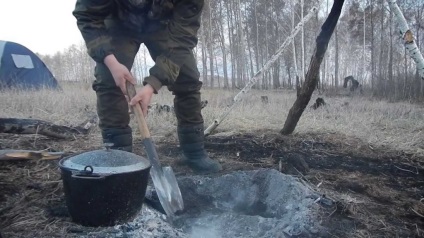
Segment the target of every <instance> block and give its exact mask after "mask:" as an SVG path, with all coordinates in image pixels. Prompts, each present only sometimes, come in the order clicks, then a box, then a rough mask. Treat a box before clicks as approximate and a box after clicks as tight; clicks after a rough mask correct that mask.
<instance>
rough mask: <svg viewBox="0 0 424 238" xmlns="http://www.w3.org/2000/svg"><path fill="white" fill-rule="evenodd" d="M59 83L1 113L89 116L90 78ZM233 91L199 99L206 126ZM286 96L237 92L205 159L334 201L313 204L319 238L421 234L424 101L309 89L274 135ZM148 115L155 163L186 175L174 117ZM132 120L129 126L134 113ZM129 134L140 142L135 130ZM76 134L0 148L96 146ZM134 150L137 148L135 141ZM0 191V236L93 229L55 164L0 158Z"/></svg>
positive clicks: (15, 95)
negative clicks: (294, 180)
mask: <svg viewBox="0 0 424 238" xmlns="http://www.w3.org/2000/svg"><path fill="white" fill-rule="evenodd" d="M62 86H63V89H64V90H63V91H60V92H58V91H47V90H45V91H36V92H28V91H25V92H24V91H3V92H0V108H1V110H0V118H9V117H13V118H33V119H40V120H45V121H48V122H52V123H55V124H58V125H66V126H77V125H80V124H81V123H82V122H84V121H86V120H88V119H91V118H92V117H93V116H96V96H95V93H94V91H92V89H91V87H90V85H77V84H72V85H70V84H69V85H67V84H63V83H62ZM237 93H238V91H229V90H203V91H202V100H208V105H207V106H206V107H205V108H204V109H203V116H204V119H205V124H206V126H209V125H210V124H211V123H212V122H213V121H214V120H215V119H216V118H219V117H220V116H221V115H222V113H223V112H224V111H225V108H226V107H227V106H228V105H230V104H231V102H232V98H233V97H234V96H235V95H236V94H237ZM340 93H342V92H340ZM261 96H268V99H269V103H262V101H261ZM317 97H322V98H324V100H325V101H326V103H327V105H326V106H325V107H322V108H319V109H317V110H313V109H312V108H311V107H310V106H311V105H312V104H313V103H314V101H315V100H316V98H317ZM295 99H296V94H295V92H294V91H287V90H280V91H258V90H253V91H251V92H249V93H248V94H247V95H246V97H245V98H244V100H243V101H242V102H241V103H240V104H239V105H237V106H236V107H235V108H234V110H233V111H232V112H231V113H230V114H229V115H228V117H227V118H226V119H225V120H224V121H223V122H222V124H221V125H220V126H219V127H218V128H217V129H216V131H215V132H214V135H211V136H210V137H209V138H208V139H207V143H206V145H205V147H206V148H207V151H208V153H209V155H210V156H211V158H213V159H216V160H218V161H220V162H221V163H222V164H223V168H224V170H223V171H222V173H223V174H225V173H231V172H233V171H238V170H252V169H258V168H272V169H278V170H280V171H281V172H282V173H285V174H290V175H293V176H296V177H298V178H301V179H302V181H303V182H304V184H306V185H307V186H309V187H310V188H311V189H313V190H315V191H316V192H318V193H319V194H324V195H326V196H327V197H329V198H331V199H333V200H334V201H337V202H335V203H334V204H333V205H334V206H331V207H329V208H322V209H323V210H322V211H323V218H322V219H323V225H324V226H326V227H327V228H329V229H330V231H331V232H336V233H337V234H335V235H332V233H329V234H330V235H329V236H328V237H361V238H362V237H422V234H424V228H423V227H424V226H423V223H422V217H423V214H424V203H423V202H424V200H423V199H422V198H423V195H424V192H423V191H424V187H423V181H422V174H423V173H424V170H423V168H422V161H423V158H424V144H423V141H424V134H423V129H424V120H423V119H424V107H423V106H422V105H417V104H410V103H406V102H398V103H388V102H385V101H379V100H375V99H370V98H367V97H360V96H347V95H341V94H339V95H334V94H332V95H326V94H325V93H324V94H322V95H318V94H315V95H313V97H312V100H311V102H310V104H309V105H308V108H307V109H306V110H305V112H304V113H303V115H302V117H301V120H300V121H299V123H298V125H297V128H296V130H295V132H294V133H293V135H289V136H280V135H278V132H279V131H280V130H281V129H282V128H283V126H284V122H285V120H286V117H287V114H288V112H289V110H290V108H291V106H292V105H293V103H294V101H295ZM172 102H173V96H172V94H171V93H170V92H169V91H167V90H166V88H164V89H163V90H162V91H161V92H160V93H159V94H158V95H155V96H154V98H153V103H158V104H161V105H163V104H167V105H170V104H172ZM147 121H148V125H149V128H150V130H151V134H152V136H153V139H154V141H155V142H158V143H157V144H156V146H157V149H158V154H159V158H161V162H162V163H163V164H166V165H171V166H172V167H173V169H174V171H176V172H178V173H179V174H190V173H191V172H190V171H189V170H187V168H185V167H184V166H180V165H178V164H177V163H176V158H178V156H179V149H178V145H177V144H178V142H177V138H176V119H175V116H174V114H173V113H172V112H171V113H166V112H162V113H155V112H151V113H150V114H149V115H148V117H147ZM131 124H132V126H133V128H136V125H135V120H132V121H131ZM133 135H134V137H136V140H135V142H136V143H137V142H139V141H140V140H139V139H140V138H137V137H138V132H137V130H135V132H134V133H133ZM77 138H79V139H77V140H57V139H54V138H49V137H47V138H43V137H41V136H39V135H25V136H22V135H13V134H0V149H2V150H3V149H33V150H41V149H52V150H53V151H63V152H66V153H69V154H72V153H74V152H81V151H86V150H93V149H96V148H97V149H100V148H102V147H103V145H102V143H101V141H102V140H101V136H100V131H99V129H98V128H97V127H94V128H93V130H92V131H91V133H90V134H89V135H88V136H81V137H77ZM134 150H135V151H134V152H135V153H136V154H137V153H138V154H140V155H142V154H143V148H142V146H141V145H140V144H138V146H135V148H134ZM302 161H303V162H304V163H302ZM305 164H306V165H305ZM34 184H35V185H34ZM0 191H4V192H3V193H0V233H1V234H2V235H4V237H6V235H10V237H68V236H69V237H74V236H71V235H72V234H74V232H73V230H75V229H76V230H77V231H78V229H82V232H85V233H87V234H88V233H89V232H97V231H98V230H84V229H83V228H81V227H78V226H76V225H75V224H73V223H72V222H71V221H70V218H69V216H68V215H67V213H66V212H65V213H64V211H66V207H65V204H64V200H63V188H62V181H61V178H60V173H59V171H58V168H57V161H49V160H48V161H37V160H32V161H23V162H20V163H19V162H18V161H16V162H10V161H0ZM99 232H102V230H100V231H99ZM103 232H105V231H103ZM34 234H37V235H34ZM53 234H54V235H53ZM100 234H101V233H100ZM104 237H106V236H104Z"/></svg>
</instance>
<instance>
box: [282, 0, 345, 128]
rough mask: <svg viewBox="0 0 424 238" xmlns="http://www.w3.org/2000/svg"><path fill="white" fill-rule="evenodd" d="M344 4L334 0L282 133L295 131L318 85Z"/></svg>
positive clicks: (342, 0)
mask: <svg viewBox="0 0 424 238" xmlns="http://www.w3.org/2000/svg"><path fill="white" fill-rule="evenodd" d="M343 4H344V0H335V1H334V3H333V7H332V9H331V12H330V14H329V15H328V17H327V20H326V21H325V22H324V24H323V26H322V27H321V33H320V34H319V35H318V37H317V40H316V47H315V53H314V55H313V56H312V59H311V64H310V65H309V70H308V73H307V75H306V79H305V82H304V83H303V85H302V89H301V91H300V94H299V96H298V97H297V99H296V101H295V103H294V104H293V107H292V108H291V109H290V111H289V115H288V116H287V119H286V122H285V124H284V127H283V129H282V130H281V131H280V133H281V134H284V135H288V134H291V133H292V132H293V131H294V129H295V128H296V125H297V123H298V121H299V119H300V117H301V116H302V113H303V111H304V110H305V108H306V106H307V105H308V103H309V101H310V99H311V96H312V93H313V92H314V90H315V88H316V86H317V82H318V77H319V70H320V66H321V62H322V59H323V58H324V55H325V52H326V51H327V47H328V42H329V41H330V38H331V35H332V34H333V31H334V29H335V28H336V26H337V22H338V20H339V17H340V13H341V11H342V8H343Z"/></svg>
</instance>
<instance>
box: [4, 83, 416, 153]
mask: <svg viewBox="0 0 424 238" xmlns="http://www.w3.org/2000/svg"><path fill="white" fill-rule="evenodd" d="M237 93H238V91H229V90H203V91H202V100H208V102H209V103H208V105H207V106H206V107H205V108H204V109H203V116H204V119H205V125H206V126H208V125H210V124H211V123H212V122H213V121H214V119H216V118H219V117H220V116H221V114H222V113H223V111H224V109H225V108H226V107H227V105H229V104H230V103H231V101H232V98H233V97H234V96H235V95H236V94H237ZM260 96H268V98H269V103H268V104H264V103H262V102H261V100H260ZM317 97H323V98H324V99H325V101H326V103H327V106H326V107H324V108H320V109H318V110H313V109H311V108H310V106H311V105H312V104H313V103H314V100H315V99H316V98H317ZM294 100H295V93H294V92H293V91H255V90H253V91H251V92H249V93H248V94H247V95H246V97H245V98H244V99H243V101H242V102H241V103H240V104H239V105H238V106H237V107H236V108H234V110H233V111H232V112H231V113H230V114H229V116H228V117H227V118H226V119H225V120H224V121H223V123H222V124H221V125H220V126H219V127H218V128H217V130H216V132H229V133H231V132H238V133H243V132H252V131H258V130H272V131H279V130H280V129H282V127H283V125H284V122H285V120H286V117H287V114H288V111H289V109H290V107H291V106H292V105H293V102H294ZM172 101H173V96H172V94H171V93H170V92H169V91H168V90H167V89H166V88H164V89H163V90H162V91H161V92H160V93H159V94H158V95H155V96H154V98H153V103H159V104H168V105H172ZM0 108H1V111H0V117H2V118H6V117H16V118H34V119H41V120H46V121H50V122H53V123H56V124H59V125H78V124H79V123H82V122H83V121H84V120H86V119H88V118H89V117H90V116H92V115H95V112H96V97H95V93H94V91H92V89H91V88H90V86H89V85H75V84H73V85H66V84H64V85H63V91H61V92H57V91H47V90H44V91H34V92H28V91H3V92H1V93H0ZM423 119H424V107H422V106H421V105H413V104H409V103H405V102H398V103H388V102H385V101H377V100H370V99H368V98H364V97H359V96H355V97H348V96H326V95H313V97H312V100H311V102H310V104H309V105H308V108H307V109H306V110H305V112H304V113H303V115H302V117H301V119H300V121H299V123H298V125H297V128H296V130H295V132H294V135H296V134H308V133H313V134H324V135H331V134H341V135H343V136H346V137H352V138H356V139H359V140H361V141H363V142H364V143H366V144H368V145H369V146H370V147H380V146H384V147H386V148H388V149H394V150H401V151H404V152H407V153H411V154H415V155H417V156H422V155H424V144H423V141H424V133H423V130H424V120H423ZM134 123H135V120H132V124H133V126H134V128H135V124H134ZM148 124H149V127H150V130H151V132H152V135H153V137H154V138H160V137H164V136H170V135H173V134H174V133H175V126H176V119H175V117H174V115H173V114H172V113H165V114H164V113H161V114H156V113H150V114H149V116H148ZM97 132H98V129H97V128H96V129H95V130H94V131H93V134H92V140H93V141H91V142H90V143H99V141H100V138H99V133H97ZM135 136H136V135H135ZM99 146H101V145H100V143H99Z"/></svg>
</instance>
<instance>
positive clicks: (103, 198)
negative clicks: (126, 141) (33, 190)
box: [59, 149, 151, 226]
mask: <svg viewBox="0 0 424 238" xmlns="http://www.w3.org/2000/svg"><path fill="white" fill-rule="evenodd" d="M59 167H60V170H61V174H62V180H63V188H64V193H65V200H66V206H67V208H68V211H69V214H70V216H71V218H72V220H73V221H74V222H76V223H79V224H81V225H84V226H113V225H116V224H120V223H124V222H128V221H130V220H132V219H134V218H135V216H136V215H137V214H138V213H139V212H140V210H141V208H142V204H143V201H144V197H145V195H146V188H147V183H148V179H149V172H150V168H151V164H150V162H149V161H148V160H147V159H145V158H143V157H141V156H138V155H135V154H133V153H129V152H126V151H121V150H112V149H104V150H95V151H90V152H85V153H82V154H78V155H75V156H70V157H66V158H63V159H62V160H60V161H59Z"/></svg>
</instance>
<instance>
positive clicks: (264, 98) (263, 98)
mask: <svg viewBox="0 0 424 238" xmlns="http://www.w3.org/2000/svg"><path fill="white" fill-rule="evenodd" d="M261 102H262V103H265V104H267V103H268V102H269V100H268V96H261Z"/></svg>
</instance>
